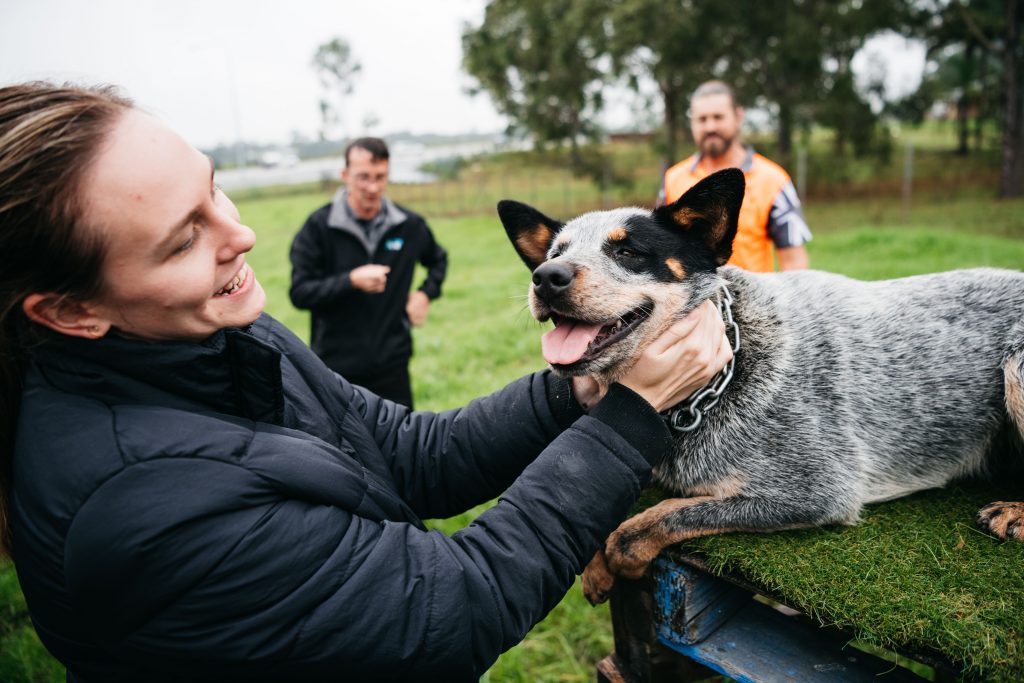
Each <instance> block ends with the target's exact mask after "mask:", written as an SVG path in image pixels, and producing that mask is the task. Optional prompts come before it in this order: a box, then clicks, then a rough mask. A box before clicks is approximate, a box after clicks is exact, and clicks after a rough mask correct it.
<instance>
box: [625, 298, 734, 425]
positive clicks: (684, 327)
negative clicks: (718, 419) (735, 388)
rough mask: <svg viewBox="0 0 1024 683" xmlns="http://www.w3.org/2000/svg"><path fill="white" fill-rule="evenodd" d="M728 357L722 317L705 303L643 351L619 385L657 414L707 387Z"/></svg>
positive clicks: (716, 307) (729, 345) (715, 308)
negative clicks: (641, 398)
mask: <svg viewBox="0 0 1024 683" xmlns="http://www.w3.org/2000/svg"><path fill="white" fill-rule="evenodd" d="M730 358H732V345H731V344H730V343H729V339H728V337H726V336H725V323H723V322H722V314H721V313H720V312H719V311H718V306H716V305H715V303H714V302H713V301H705V302H704V303H703V304H701V306H700V307H699V308H696V309H694V310H693V311H691V312H690V315H688V316H687V317H686V318H684V319H683V320H681V321H680V322H678V323H676V324H675V325H673V326H672V327H670V328H669V329H668V330H667V331H666V332H665V333H664V334H663V335H661V336H660V337H658V338H657V339H655V340H654V342H652V343H651V345H650V346H648V347H647V348H646V349H644V351H643V353H642V354H641V355H640V360H638V361H637V363H636V365H634V366H633V367H632V368H631V369H630V371H629V372H628V373H626V375H625V376H624V377H623V378H622V379H620V380H619V383H620V384H622V385H624V386H626V387H629V388H630V389H632V390H633V391H635V392H636V393H638V394H640V396H642V397H643V398H644V399H646V400H647V402H648V403H650V404H651V405H652V406H654V409H655V410H657V411H658V412H659V413H660V412H661V411H663V410H667V409H669V408H671V407H672V406H674V405H675V404H677V403H679V402H680V401H682V400H683V399H685V398H686V397H688V396H689V395H690V394H692V393H693V392H695V391H697V390H698V389H700V388H701V387H703V386H704V385H705V384H707V383H708V381H709V380H711V378H712V377H714V376H715V375H716V374H717V373H718V372H719V371H720V370H721V369H722V368H724V367H725V365H726V363H728V362H729V359H730Z"/></svg>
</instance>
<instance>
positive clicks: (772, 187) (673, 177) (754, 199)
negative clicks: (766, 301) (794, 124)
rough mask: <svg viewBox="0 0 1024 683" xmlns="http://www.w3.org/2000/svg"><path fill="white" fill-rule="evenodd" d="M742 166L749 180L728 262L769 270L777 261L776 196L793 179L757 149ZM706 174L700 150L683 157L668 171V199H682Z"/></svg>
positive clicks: (666, 190) (666, 185) (666, 177)
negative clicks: (773, 233) (771, 221)
mask: <svg viewBox="0 0 1024 683" xmlns="http://www.w3.org/2000/svg"><path fill="white" fill-rule="evenodd" d="M741 170H742V171H743V175H744V176H745V178H746V180H747V189H746V192H744V194H743V205H742V207H741V208H740V218H739V227H738V228H737V230H736V239H735V240H734V241H733V243H732V257H731V258H730V259H729V265H732V266H739V267H740V268H744V269H746V270H753V271H758V272H763V273H769V272H771V271H773V270H775V264H774V260H773V252H772V247H773V244H772V240H771V237H769V235H768V217H769V215H770V214H771V211H772V203H773V202H774V201H775V198H776V197H777V196H778V194H779V192H780V191H782V188H784V187H785V186H786V185H788V184H789V183H790V182H791V181H790V178H789V174H788V173H786V171H785V170H783V168H782V167H781V166H779V165H778V164H776V163H775V162H773V161H769V160H768V159H766V158H765V157H763V156H761V155H760V154H758V153H756V152H751V153H750V154H748V155H747V158H746V159H744V161H743V165H742V166H741ZM707 175H708V174H707V173H706V172H705V171H704V169H703V168H702V164H701V163H700V157H699V156H698V155H697V154H694V155H693V156H691V157H689V158H687V159H683V160H682V161H680V162H679V163H678V164H676V165H675V166H673V167H672V168H670V169H668V170H667V171H665V187H664V192H665V203H666V204H671V203H672V202H674V201H675V200H677V199H679V198H680V197H682V196H683V193H684V192H686V191H687V190H689V189H690V188H691V187H693V186H694V185H696V184H697V181H699V180H700V179H701V178H704V177H705V176H707Z"/></svg>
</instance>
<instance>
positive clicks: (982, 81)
mask: <svg viewBox="0 0 1024 683" xmlns="http://www.w3.org/2000/svg"><path fill="white" fill-rule="evenodd" d="M988 60H989V56H988V54H986V53H985V52H984V51H982V52H981V57H980V58H979V59H978V85H979V88H978V98H977V101H976V102H975V107H976V109H975V111H974V153H975V154H980V153H981V143H982V127H983V126H984V125H985V116H986V115H987V112H988V91H987V89H986V86H987V85H988Z"/></svg>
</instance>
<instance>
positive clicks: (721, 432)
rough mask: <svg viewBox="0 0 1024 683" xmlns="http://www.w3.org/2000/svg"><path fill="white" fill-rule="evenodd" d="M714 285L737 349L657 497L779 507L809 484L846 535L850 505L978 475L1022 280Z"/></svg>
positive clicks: (831, 278)
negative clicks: (715, 399)
mask: <svg viewBox="0 0 1024 683" xmlns="http://www.w3.org/2000/svg"><path fill="white" fill-rule="evenodd" d="M720 272H721V274H722V275H723V276H724V277H725V278H726V279H727V280H728V281H729V282H730V285H729V286H730V290H731V291H732V294H733V298H734V304H733V315H734V316H735V318H736V320H737V323H738V325H739V329H740V333H741V337H742V350H741V352H740V353H738V354H737V359H736V371H735V378H734V380H733V383H732V385H731V386H730V388H729V390H728V391H727V392H726V393H725V394H724V395H723V397H722V400H721V402H720V403H719V405H718V406H717V407H716V408H715V410H714V411H712V412H711V413H710V414H709V415H708V416H707V418H706V421H705V423H704V424H702V425H700V426H699V427H698V429H697V430H696V431H695V432H694V433H692V434H688V435H686V436H685V437H682V438H680V439H678V453H677V457H676V458H674V459H672V460H670V461H668V462H666V463H664V464H663V465H662V466H661V468H659V474H660V476H661V478H662V481H663V483H665V484H666V485H669V486H670V487H671V488H673V489H676V490H677V491H680V492H684V491H691V492H692V491H695V490H696V491H698V492H699V491H703V490H706V489H707V488H708V487H709V486H713V482H715V481H719V482H720V481H723V480H724V481H730V482H733V483H737V482H738V481H739V480H742V482H743V486H744V490H745V491H746V493H747V494H751V493H753V491H752V490H751V489H753V488H756V489H764V491H763V493H765V494H770V495H779V494H780V493H784V490H780V489H784V487H794V486H799V481H800V480H801V479H811V478H813V479H814V480H816V486H821V485H822V484H824V490H818V491H817V492H816V495H814V497H815V498H820V499H821V501H822V504H823V505H825V504H827V502H828V501H831V502H832V504H831V505H828V507H831V508H832V510H833V513H834V514H833V515H830V516H833V517H834V518H835V519H834V521H844V520H846V521H850V520H852V518H853V517H855V515H856V513H857V511H858V510H859V509H860V505H861V504H863V503H866V502H872V501H877V500H884V499H888V498H894V497H897V496H900V495H904V494H906V493H909V492H911V491H915V490H919V489H924V488H931V487H934V486H941V485H942V484H944V483H946V482H948V481H949V480H950V479H952V478H954V477H956V476H958V475H962V474H967V473H971V472H974V471H977V470H979V469H980V468H981V467H983V465H984V463H985V456H986V455H987V453H988V452H989V450H990V446H991V444H992V443H993V440H995V439H996V438H997V437H998V436H999V435H1000V432H1001V430H1002V428H1003V427H1005V425H1006V422H1007V417H1006V409H1005V406H1004V396H1003V374H1002V373H1003V371H1002V367H1001V366H1002V363H1003V361H1004V360H1005V359H1006V358H1007V357H1008V355H1009V354H1010V353H1011V351H1012V350H1013V349H1014V348H1015V345H1016V348H1019V345H1020V344H1021V343H1022V341H1024V322H1022V321H1024V274H1022V273H1018V272H1014V271H1000V270H992V269H977V270H965V271H955V272H950V273H942V274H937V275H927V276H918V277H911V278H904V279H899V280H889V281H883V282H859V281H856V280H851V279H849V278H845V277H842V276H837V275H832V274H828V273H821V272H813V271H806V272H798V273H786V274H777V275H758V274H752V273H747V272H745V271H741V270H739V269H735V268H725V269H722V271H720ZM808 483H809V481H808ZM801 493H803V490H801Z"/></svg>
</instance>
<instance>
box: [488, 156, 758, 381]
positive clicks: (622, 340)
mask: <svg viewBox="0 0 1024 683" xmlns="http://www.w3.org/2000/svg"><path fill="white" fill-rule="evenodd" d="M744 184H745V183H744V180H743V173H742V172H741V171H739V170H736V169H728V170H725V171H719V172H718V173H715V174H712V175H710V176H708V177H707V178H704V179H703V180H701V181H700V182H699V183H697V184H696V185H694V186H693V188H691V189H690V190H689V191H688V192H687V193H686V194H684V195H683V196H682V197H680V198H679V200H678V201H677V202H675V203H674V204H671V205H668V206H663V207H660V208H658V209H655V210H654V211H647V210H644V209H639V208H626V209H615V210H612V211H598V212H594V213H588V214H584V215H582V216H580V217H578V218H575V219H573V220H572V221H569V222H568V223H564V224H563V223H559V222H557V221H554V220H552V219H550V218H548V217H547V216H545V215H544V214H542V213H540V212H539V211H537V210H536V209H534V208H532V207H530V206H527V205H526V204H521V203H519V202H515V201H511V200H504V201H501V202H499V203H498V215H499V216H501V222H502V223H503V224H504V226H505V231H506V232H507V233H508V236H509V239H511V240H512V244H513V246H515V248H516V251H517V252H519V256H520V257H521V258H522V259H523V262H525V263H526V265H527V266H528V267H529V268H530V270H531V271H533V283H532V285H531V286H530V291H529V299H530V310H531V311H532V313H533V315H534V317H536V318H537V319H538V320H540V321H545V320H548V319H550V320H552V321H553V322H554V323H555V329H553V330H551V331H550V332H548V333H547V334H545V335H544V338H543V341H542V347H543V352H544V359H545V360H547V361H548V362H549V363H550V364H551V367H552V368H554V370H555V371H556V372H558V373H559V374H562V375H566V376H568V375H590V376H593V377H596V378H598V379H600V380H602V381H605V382H613V381H615V380H616V379H618V378H619V377H621V376H622V375H623V374H624V373H625V372H626V371H627V370H629V368H630V367H632V365H633V363H634V362H635V360H636V359H637V358H638V357H639V354H640V352H641V351H642V350H643V349H644V348H645V347H646V346H647V345H648V344H650V342H651V341H653V340H654V339H655V338H656V337H658V336H659V335H660V334H661V333H662V332H664V331H665V330H666V329H668V328H669V327H670V326H671V325H672V324H673V323H675V322H677V321H678V320H681V319H682V318H684V317H685V316H686V314H687V313H689V312H690V311H691V310H692V309H693V308H695V307H696V306H698V305H700V304H701V303H702V302H703V301H704V300H706V299H707V298H708V297H709V296H711V294H712V293H713V292H714V290H715V288H716V287H717V285H718V282H719V278H718V275H717V273H716V271H717V268H718V267H719V266H721V265H724V264H725V262H726V261H728V260H729V256H730V255H731V254H732V241H733V238H734V237H735V236H736V221H737V219H738V216H739V210H740V205H741V204H742V203H743V190H744Z"/></svg>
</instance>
